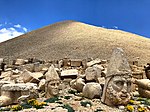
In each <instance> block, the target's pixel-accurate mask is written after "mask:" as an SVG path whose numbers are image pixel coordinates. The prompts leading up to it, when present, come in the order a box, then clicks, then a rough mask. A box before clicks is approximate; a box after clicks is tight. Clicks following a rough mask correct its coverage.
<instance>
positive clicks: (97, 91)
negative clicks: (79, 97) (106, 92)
mask: <svg viewBox="0 0 150 112" xmlns="http://www.w3.org/2000/svg"><path fill="white" fill-rule="evenodd" d="M101 94H102V88H101V86H100V84H99V83H95V82H90V83H87V84H86V85H85V86H84V87H83V95H84V96H85V97H87V98H90V99H93V98H100V97H101Z"/></svg>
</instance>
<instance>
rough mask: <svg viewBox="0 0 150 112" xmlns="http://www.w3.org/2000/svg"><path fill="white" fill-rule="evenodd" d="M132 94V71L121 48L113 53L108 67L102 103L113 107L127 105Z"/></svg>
mask: <svg viewBox="0 0 150 112" xmlns="http://www.w3.org/2000/svg"><path fill="white" fill-rule="evenodd" d="M130 92H131V69H130V66H129V63H128V61H127V59H126V56H125V54H124V52H123V50H122V49H121V48H116V49H115V50H114V51H113V54H112V57H111V59H110V63H109V65H108V69H107V74H106V81H105V85H104V90H103V95H102V102H103V103H105V104H107V105H110V106H113V105H126V104H127V103H128V102H129V100H130V98H131V95H130Z"/></svg>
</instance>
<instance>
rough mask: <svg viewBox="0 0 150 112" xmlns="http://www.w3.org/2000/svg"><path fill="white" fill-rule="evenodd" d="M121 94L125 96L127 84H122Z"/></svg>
mask: <svg viewBox="0 0 150 112" xmlns="http://www.w3.org/2000/svg"><path fill="white" fill-rule="evenodd" d="M121 91H122V93H124V94H126V93H127V83H124V85H123V88H122V90H121Z"/></svg>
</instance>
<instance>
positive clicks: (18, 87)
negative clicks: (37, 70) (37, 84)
mask: <svg viewBox="0 0 150 112" xmlns="http://www.w3.org/2000/svg"><path fill="white" fill-rule="evenodd" d="M31 88H33V85H31V84H28V83H27V84H23V83H18V84H5V85H3V86H2V87H1V90H2V91H28V90H30V89H31Z"/></svg>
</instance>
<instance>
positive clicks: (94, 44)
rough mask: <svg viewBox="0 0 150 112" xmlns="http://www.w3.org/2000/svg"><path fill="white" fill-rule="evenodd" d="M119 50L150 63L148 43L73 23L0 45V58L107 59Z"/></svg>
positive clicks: (117, 31)
mask: <svg viewBox="0 0 150 112" xmlns="http://www.w3.org/2000/svg"><path fill="white" fill-rule="evenodd" d="M116 47H121V48H122V49H123V50H124V51H125V52H126V54H127V57H128V59H129V60H134V59H135V58H136V57H139V60H140V61H141V62H142V63H144V64H145V63H147V62H150V39H148V38H145V37H142V36H138V35H135V34H132V33H128V32H124V31H120V30H113V29H105V28H101V27H96V26H92V25H88V24H84V23H81V22H76V21H63V22H58V23H55V24H52V25H49V26H46V27H43V28H40V29H37V30H34V31H31V32H29V33H26V34H24V35H21V36H18V37H16V38H13V39H11V40H8V41H5V42H2V43H0V57H3V58H4V57H9V58H29V57H37V58H39V59H46V60H48V59H49V60H52V59H62V58H64V57H68V58H90V57H93V58H97V57H98V58H100V59H109V58H110V56H111V53H112V50H113V49H114V48H116Z"/></svg>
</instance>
